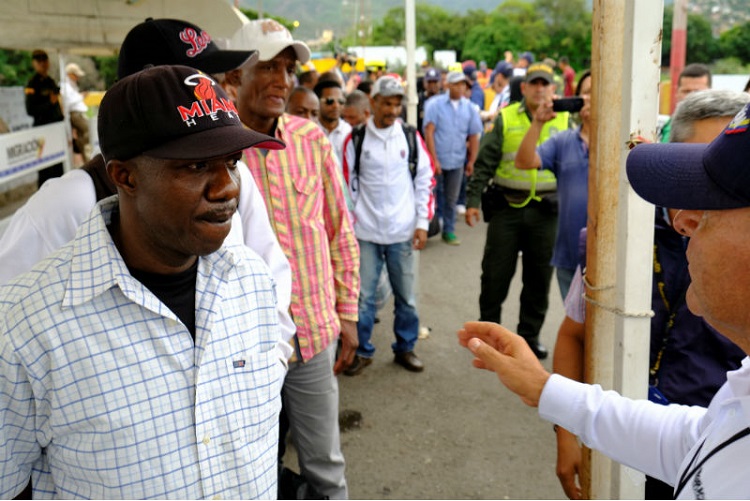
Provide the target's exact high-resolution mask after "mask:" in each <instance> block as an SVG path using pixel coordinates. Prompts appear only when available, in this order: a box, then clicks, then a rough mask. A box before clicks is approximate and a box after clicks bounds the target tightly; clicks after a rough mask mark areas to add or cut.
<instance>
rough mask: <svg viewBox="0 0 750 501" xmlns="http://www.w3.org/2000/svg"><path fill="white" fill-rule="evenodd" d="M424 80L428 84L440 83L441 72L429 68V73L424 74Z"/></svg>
mask: <svg viewBox="0 0 750 501" xmlns="http://www.w3.org/2000/svg"><path fill="white" fill-rule="evenodd" d="M424 79H425V81H426V82H439V81H440V72H439V71H438V70H436V69H435V68H428V69H427V71H425V72H424Z"/></svg>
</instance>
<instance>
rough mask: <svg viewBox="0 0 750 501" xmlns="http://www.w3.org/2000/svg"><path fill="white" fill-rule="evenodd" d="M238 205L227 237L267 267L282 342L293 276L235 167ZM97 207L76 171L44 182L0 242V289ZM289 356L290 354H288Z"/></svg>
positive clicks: (288, 327)
mask: <svg viewBox="0 0 750 501" xmlns="http://www.w3.org/2000/svg"><path fill="white" fill-rule="evenodd" d="M237 172H239V173H240V182H241V189H240V202H239V208H238V211H237V212H238V213H239V215H238V214H235V215H234V219H233V220H232V231H231V233H230V235H229V237H227V239H228V240H229V239H235V241H244V242H245V245H247V246H248V247H250V248H251V249H252V250H254V251H255V252H256V253H257V254H258V255H259V256H260V257H261V258H262V259H263V260H264V261H265V262H266V264H268V266H269V268H271V273H272V275H273V278H274V281H275V283H276V295H277V299H278V309H279V323H280V324H281V327H282V333H283V335H284V339H285V340H286V341H289V340H290V339H291V338H292V337H293V336H294V333H295V331H296V328H295V326H294V322H292V319H291V317H290V315H289V302H290V300H291V294H292V274H291V269H290V267H289V261H287V259H286V256H284V252H283V251H282V250H281V246H279V242H278V241H277V240H276V235H275V234H274V232H273V229H272V228H271V223H270V222H269V221H268V212H266V206H265V204H264V202H263V198H262V197H261V195H260V192H259V191H258V186H257V185H256V184H255V181H254V180H253V177H252V175H251V174H250V171H249V170H248V169H247V168H246V167H245V166H244V165H241V166H238V168H237ZM95 205H96V191H95V189H94V183H93V181H92V180H91V176H89V175H88V174H87V173H86V172H85V171H83V170H80V169H76V170H72V171H69V172H67V173H66V174H65V175H63V176H62V177H59V178H54V179H50V180H48V181H47V182H45V183H44V184H43V185H42V187H41V189H40V190H39V191H38V192H36V193H35V194H34V195H33V196H32V197H31V198H29V200H28V201H27V202H26V204H24V205H23V206H22V207H20V208H19V209H18V210H17V211H16V213H15V214H14V215H13V217H12V218H11V221H10V223H9V224H8V227H7V229H6V230H5V232H4V233H3V235H2V238H0V285H2V284H5V283H7V282H8V281H9V280H10V279H11V278H13V277H15V276H18V275H20V274H21V273H24V272H26V271H28V270H30V269H31V268H32V267H33V266H34V265H35V264H36V263H37V262H39V261H41V260H42V259H43V258H45V257H47V256H48V255H49V254H51V253H52V252H53V251H55V250H57V249H58V248H60V247H62V246H63V245H64V244H66V243H67V242H69V241H71V240H73V237H74V236H75V234H76V230H77V229H78V227H79V226H80V225H81V223H82V222H83V221H85V220H86V219H87V218H88V216H89V213H90V212H91V210H92V209H93V208H94V206H95ZM289 355H290V356H291V352H290V353H289Z"/></svg>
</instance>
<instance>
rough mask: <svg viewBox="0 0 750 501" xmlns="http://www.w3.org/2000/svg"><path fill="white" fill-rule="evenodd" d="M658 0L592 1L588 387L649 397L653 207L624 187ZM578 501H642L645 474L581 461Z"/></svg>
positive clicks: (652, 72) (653, 84)
mask: <svg viewBox="0 0 750 501" xmlns="http://www.w3.org/2000/svg"><path fill="white" fill-rule="evenodd" d="M663 10H664V9H663V0H595V1H594V10H593V27H592V33H593V39H592V43H591V52H592V58H591V59H592V65H591V83H592V93H591V105H592V133H591V150H590V155H589V202H588V203H589V205H588V213H589V221H588V241H587V243H586V248H587V259H586V292H585V294H586V299H587V305H586V341H585V342H586V367H585V371H584V372H585V375H584V377H585V380H586V382H595V383H598V384H600V385H601V386H602V387H603V388H605V389H614V390H616V391H618V392H620V393H621V394H622V395H624V396H627V397H630V398H646V396H647V391H646V389H647V387H648V360H649V346H650V330H651V322H650V313H651V296H650V294H644V293H643V291H650V290H651V260H652V255H653V247H652V245H653V220H654V219H653V218H654V208H653V206H652V205H651V204H649V203H647V202H645V201H644V200H642V199H641V198H640V197H638V195H636V194H635V192H634V191H633V190H632V188H630V185H629V184H628V181H627V178H626V175H625V160H626V158H627V155H628V144H629V143H630V141H632V140H633V139H634V138H635V137H636V136H643V137H646V138H649V139H651V140H654V139H655V137H656V110H657V100H658V93H657V92H656V88H657V84H658V82H659V73H660V63H661V29H662V19H663ZM583 463H584V464H583V471H582V473H581V484H582V488H583V491H584V499H643V494H644V490H643V481H644V480H643V474H642V473H639V472H636V471H635V470H633V469H631V468H628V467H626V466H623V465H620V464H618V463H615V462H613V461H611V460H610V459H608V458H606V457H604V456H603V455H602V454H601V453H595V452H591V453H590V455H588V454H584V457H583Z"/></svg>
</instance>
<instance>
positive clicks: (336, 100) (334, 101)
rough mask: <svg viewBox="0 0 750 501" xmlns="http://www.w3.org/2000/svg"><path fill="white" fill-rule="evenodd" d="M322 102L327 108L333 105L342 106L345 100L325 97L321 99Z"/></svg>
mask: <svg viewBox="0 0 750 501" xmlns="http://www.w3.org/2000/svg"><path fill="white" fill-rule="evenodd" d="M323 102H324V103H326V105H327V106H331V105H332V104H333V103H339V104H340V105H341V106H344V105H345V104H346V99H334V98H332V97H327V98H325V99H323Z"/></svg>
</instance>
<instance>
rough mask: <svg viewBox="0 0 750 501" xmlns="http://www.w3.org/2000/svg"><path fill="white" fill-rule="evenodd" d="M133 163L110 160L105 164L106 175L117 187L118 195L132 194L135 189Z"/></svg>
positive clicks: (134, 168)
mask: <svg viewBox="0 0 750 501" xmlns="http://www.w3.org/2000/svg"><path fill="white" fill-rule="evenodd" d="M135 170H136V166H135V162H133V161H132V160H129V161H126V162H123V161H121V160H110V161H109V162H107V174H109V177H110V179H112V182H113V183H114V184H115V186H116V187H117V192H118V193H119V194H120V195H123V194H132V193H133V192H134V191H135V189H136V184H137V183H136V178H135Z"/></svg>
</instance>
